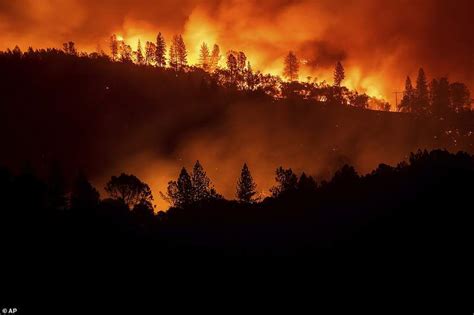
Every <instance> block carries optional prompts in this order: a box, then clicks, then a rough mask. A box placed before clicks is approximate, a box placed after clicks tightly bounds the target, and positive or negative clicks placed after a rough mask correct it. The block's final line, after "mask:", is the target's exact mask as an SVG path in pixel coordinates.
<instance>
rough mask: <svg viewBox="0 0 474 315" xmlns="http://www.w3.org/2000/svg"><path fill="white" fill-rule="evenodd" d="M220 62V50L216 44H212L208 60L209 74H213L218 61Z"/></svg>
mask: <svg viewBox="0 0 474 315" xmlns="http://www.w3.org/2000/svg"><path fill="white" fill-rule="evenodd" d="M220 60H221V52H220V48H219V46H218V45H217V44H214V47H213V48H212V53H211V60H210V64H209V66H210V69H209V70H210V72H214V71H216V70H217V68H219V61H220Z"/></svg>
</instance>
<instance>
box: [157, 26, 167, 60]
mask: <svg viewBox="0 0 474 315" xmlns="http://www.w3.org/2000/svg"><path fill="white" fill-rule="evenodd" d="M155 59H156V64H157V66H158V67H164V66H166V42H165V39H164V37H163V35H161V33H158V36H157V37H156V57H155Z"/></svg>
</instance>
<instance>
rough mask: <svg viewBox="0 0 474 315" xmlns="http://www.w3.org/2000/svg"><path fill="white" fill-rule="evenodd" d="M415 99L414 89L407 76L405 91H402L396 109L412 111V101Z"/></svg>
mask: <svg viewBox="0 0 474 315" xmlns="http://www.w3.org/2000/svg"><path fill="white" fill-rule="evenodd" d="M414 100H415V90H414V89H413V85H412V83H411V79H410V77H409V76H407V79H406V81H405V91H404V92H403V98H402V100H401V102H400V104H399V105H398V110H399V111H401V112H413V110H414V109H413V103H414Z"/></svg>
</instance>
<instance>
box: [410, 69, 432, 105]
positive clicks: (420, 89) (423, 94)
mask: <svg viewBox="0 0 474 315" xmlns="http://www.w3.org/2000/svg"><path fill="white" fill-rule="evenodd" d="M429 102H430V98H429V91H428V83H427V81H426V75H425V71H424V70H423V68H420V70H419V71H418V77H417V79H416V89H415V103H414V105H415V108H414V112H415V113H417V114H423V113H427V112H428V108H429Z"/></svg>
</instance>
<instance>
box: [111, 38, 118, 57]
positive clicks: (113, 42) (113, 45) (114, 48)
mask: <svg viewBox="0 0 474 315" xmlns="http://www.w3.org/2000/svg"><path fill="white" fill-rule="evenodd" d="M110 53H111V55H112V61H117V60H118V56H119V43H118V41H117V35H115V34H113V35H112V36H111V37H110Z"/></svg>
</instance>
